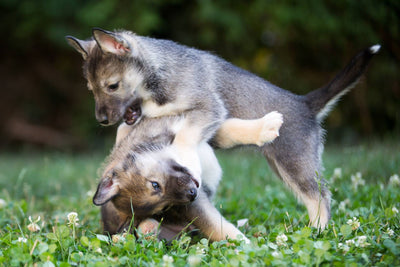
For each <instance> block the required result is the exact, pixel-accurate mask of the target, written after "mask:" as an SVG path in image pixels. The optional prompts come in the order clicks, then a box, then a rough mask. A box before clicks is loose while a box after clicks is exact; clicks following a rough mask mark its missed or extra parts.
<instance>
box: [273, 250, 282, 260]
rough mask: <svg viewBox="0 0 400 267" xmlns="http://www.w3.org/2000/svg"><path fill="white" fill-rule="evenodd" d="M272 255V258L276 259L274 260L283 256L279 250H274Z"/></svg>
mask: <svg viewBox="0 0 400 267" xmlns="http://www.w3.org/2000/svg"><path fill="white" fill-rule="evenodd" d="M271 255H272V257H274V258H279V257H280V256H281V253H280V252H279V251H277V250H274V251H273V252H272V253H271Z"/></svg>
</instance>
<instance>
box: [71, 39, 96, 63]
mask: <svg viewBox="0 0 400 267" xmlns="http://www.w3.org/2000/svg"><path fill="white" fill-rule="evenodd" d="M65 39H66V40H67V42H68V44H69V45H70V46H72V47H73V48H75V50H76V51H78V52H79V53H80V54H81V55H82V57H83V59H84V60H86V59H87V57H88V55H89V51H90V49H91V48H92V47H93V46H94V44H95V41H94V40H87V41H86V40H79V39H78V38H75V37H73V36H70V35H68V36H65Z"/></svg>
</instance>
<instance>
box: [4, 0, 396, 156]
mask: <svg viewBox="0 0 400 267" xmlns="http://www.w3.org/2000/svg"><path fill="white" fill-rule="evenodd" d="M0 10H1V14H2V19H1V24H0V27H1V33H2V41H1V45H0V46H1V49H0V53H1V55H0V60H1V64H0V77H1V82H2V86H1V87H2V88H1V90H2V91H1V92H2V95H1V96H0V99H1V100H0V101H1V102H0V116H1V122H2V123H1V124H0V125H1V126H0V138H1V139H0V140H1V142H0V148H2V149H7V150H8V149H17V148H18V149H19V148H26V147H28V148H31V147H33V148H56V149H62V150H63V149H67V150H74V151H75V150H87V149H93V148H94V147H99V148H103V147H105V145H106V144H109V142H112V141H111V140H112V139H113V136H114V134H115V127H114V128H112V127H109V128H103V127H100V126H99V125H98V124H97V122H96V120H95V118H94V101H93V99H92V96H91V94H90V93H89V92H88V91H87V89H86V81H85V80H84V78H83V76H82V72H81V63H82V59H81V56H80V55H79V54H78V53H77V52H76V51H74V50H73V49H72V48H71V47H69V46H68V45H67V44H66V42H65V39H64V36H65V35H73V36H75V37H78V38H80V39H85V38H88V37H90V35H91V29H92V27H100V28H104V29H108V30H113V29H121V28H123V29H128V30H131V31H133V32H136V33H137V34H140V35H147V36H152V37H157V38H166V39H171V40H174V41H176V42H179V43H182V44H185V45H188V46H192V47H196V48H199V49H203V50H208V51H212V52H213V53H215V54H217V55H219V56H221V57H223V58H225V59H227V60H228V61H231V62H233V63H234V64H236V65H238V66H240V67H242V68H245V69H247V70H250V71H252V72H254V73H256V74H258V75H259V76H261V77H263V78H266V79H267V80H269V81H271V82H272V83H274V84H276V85H278V86H280V87H282V88H285V89H288V90H291V91H293V92H295V93H299V94H304V93H306V92H309V91H311V90H313V89H315V88H318V87H320V86H322V85H324V84H325V83H326V82H328V80H330V79H331V78H332V77H333V76H334V75H335V73H336V72H337V71H338V70H340V69H341V68H342V67H343V66H344V65H345V64H346V63H347V62H348V60H349V59H350V58H351V57H352V56H353V55H355V54H356V53H357V52H358V51H360V50H361V49H363V48H365V47H368V46H370V45H373V44H376V43H380V44H382V50H381V52H380V53H379V55H378V56H377V57H376V58H374V60H373V62H372V64H371V65H370V68H369V70H368V72H367V75H365V77H364V79H363V80H362V82H361V83H360V84H359V85H358V86H357V87H356V88H355V89H354V90H353V91H351V92H350V93H349V94H348V95H347V96H345V97H344V98H343V100H342V101H341V102H340V103H339V105H338V107H336V108H335V109H334V110H333V112H332V113H331V114H330V116H329V117H328V118H327V120H326V122H325V128H327V129H328V131H329V135H328V137H329V138H328V142H347V143H355V142H358V141H359V140H363V139H366V138H371V137H372V138H375V139H382V138H386V137H392V138H393V137H395V138H396V137H398V136H400V135H399V133H400V83H399V82H400V71H399V70H400V62H399V60H400V30H399V25H400V17H399V14H400V1H398V0H380V1H378V0H375V1H374V0H359V1H346V0H342V1H337V0H327V1H319V0H304V1H290V0H281V1H277V0H276V1H272V0H271V1H267V0H256V1H210V0H197V1H183V0H169V1H161V0H153V1H145V0H135V1H128V0H126V1H113V0H96V1H94V0H87V1H77V0H35V1H32V0H19V1H17V0H0Z"/></svg>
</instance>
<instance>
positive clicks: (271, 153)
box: [264, 139, 331, 229]
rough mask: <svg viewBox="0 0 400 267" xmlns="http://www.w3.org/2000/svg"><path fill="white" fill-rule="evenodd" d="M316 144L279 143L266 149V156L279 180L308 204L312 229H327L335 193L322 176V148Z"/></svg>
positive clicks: (308, 141) (309, 141)
mask: <svg viewBox="0 0 400 267" xmlns="http://www.w3.org/2000/svg"><path fill="white" fill-rule="evenodd" d="M315 140H318V139H314V140H313V139H311V140H304V141H303V142H301V143H299V140H297V142H294V143H291V142H285V143H283V142H276V143H274V144H273V146H266V147H265V148H264V155H265V156H266V157H267V160H268V162H269V163H270V166H271V167H272V168H273V169H274V170H275V172H276V173H277V174H278V175H279V177H280V178H281V179H282V180H283V181H284V182H285V184H286V185H287V186H288V187H289V188H290V189H291V190H292V191H293V192H294V193H295V195H296V196H297V197H298V198H299V199H300V200H301V201H302V202H303V203H304V204H305V206H306V207H307V211H308V214H309V217H310V223H311V225H312V226H314V227H318V228H321V229H324V228H325V227H326V225H327V223H328V220H329V218H330V196H331V193H330V192H329V190H328V188H327V187H326V182H325V180H324V179H322V178H321V176H320V175H321V170H322V167H321V162H320V155H319V154H320V150H322V148H320V146H322V144H318V142H315ZM286 141H289V140H286ZM313 141H314V142H313ZM288 144H290V146H288Z"/></svg>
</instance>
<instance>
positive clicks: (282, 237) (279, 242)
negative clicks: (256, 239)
mask: <svg viewBox="0 0 400 267" xmlns="http://www.w3.org/2000/svg"><path fill="white" fill-rule="evenodd" d="M287 240H288V238H287V236H286V235H285V234H280V235H278V236H277V237H276V244H277V245H278V246H286V241H287Z"/></svg>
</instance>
